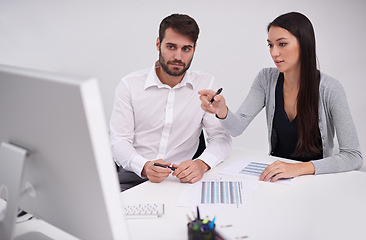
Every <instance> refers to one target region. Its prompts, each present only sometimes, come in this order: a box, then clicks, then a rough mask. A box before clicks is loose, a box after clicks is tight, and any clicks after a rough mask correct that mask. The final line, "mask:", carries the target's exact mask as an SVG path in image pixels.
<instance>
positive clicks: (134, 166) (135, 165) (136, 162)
mask: <svg viewBox="0 0 366 240" xmlns="http://www.w3.org/2000/svg"><path fill="white" fill-rule="evenodd" d="M147 161H149V160H148V159H146V158H144V157H142V156H135V157H134V158H133V160H132V161H131V171H133V172H134V173H136V175H138V176H139V177H140V178H144V177H143V176H141V171H142V169H143V168H144V166H145V163H146V162H147Z"/></svg>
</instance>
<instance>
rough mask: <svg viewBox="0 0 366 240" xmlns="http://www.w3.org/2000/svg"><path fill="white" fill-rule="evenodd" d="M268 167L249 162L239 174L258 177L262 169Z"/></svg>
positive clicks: (263, 164)
mask: <svg viewBox="0 0 366 240" xmlns="http://www.w3.org/2000/svg"><path fill="white" fill-rule="evenodd" d="M267 166H268V164H265V163H257V162H251V163H249V165H248V166H246V167H245V168H244V169H242V170H241V171H240V173H245V174H251V175H257V176H260V175H261V174H262V172H263V171H264V169H265V168H266V167H267Z"/></svg>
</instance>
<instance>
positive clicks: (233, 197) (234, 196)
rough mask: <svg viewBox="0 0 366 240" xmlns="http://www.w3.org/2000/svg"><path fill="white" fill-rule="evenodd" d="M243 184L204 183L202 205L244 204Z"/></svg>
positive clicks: (224, 182) (235, 182)
mask: <svg viewBox="0 0 366 240" xmlns="http://www.w3.org/2000/svg"><path fill="white" fill-rule="evenodd" d="M242 188H243V187H242V182H238V181H204V182H202V191H201V204H235V205H238V204H242V190H243V189H242Z"/></svg>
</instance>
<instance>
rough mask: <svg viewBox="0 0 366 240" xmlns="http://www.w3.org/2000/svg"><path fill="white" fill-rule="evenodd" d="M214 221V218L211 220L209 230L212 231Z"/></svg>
mask: <svg viewBox="0 0 366 240" xmlns="http://www.w3.org/2000/svg"><path fill="white" fill-rule="evenodd" d="M215 220H216V216H215V217H214V218H213V219H212V221H211V223H210V229H213V228H214V226H215Z"/></svg>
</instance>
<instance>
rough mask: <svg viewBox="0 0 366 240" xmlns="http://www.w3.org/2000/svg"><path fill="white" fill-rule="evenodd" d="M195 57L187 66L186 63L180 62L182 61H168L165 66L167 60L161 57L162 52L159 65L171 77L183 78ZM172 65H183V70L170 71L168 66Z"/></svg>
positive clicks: (174, 69)
mask: <svg viewBox="0 0 366 240" xmlns="http://www.w3.org/2000/svg"><path fill="white" fill-rule="evenodd" d="M192 59H193V57H192V58H191V60H190V61H189V62H188V65H186V64H185V63H184V62H182V61H180V60H173V61H168V62H167V63H166V64H165V59H164V57H163V56H162V55H161V51H160V52H159V64H160V66H161V67H162V68H163V70H164V71H165V72H166V73H167V74H169V75H171V76H175V77H178V76H182V75H183V74H184V73H185V72H186V71H187V70H188V68H189V67H190V66H191V62H192ZM172 63H178V64H181V65H182V66H183V69H182V70H180V71H179V69H178V68H175V67H173V69H169V67H168V65H169V64H172Z"/></svg>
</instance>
